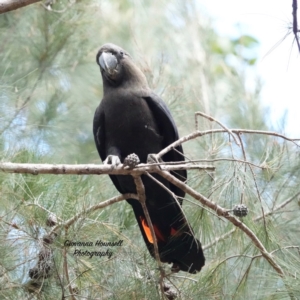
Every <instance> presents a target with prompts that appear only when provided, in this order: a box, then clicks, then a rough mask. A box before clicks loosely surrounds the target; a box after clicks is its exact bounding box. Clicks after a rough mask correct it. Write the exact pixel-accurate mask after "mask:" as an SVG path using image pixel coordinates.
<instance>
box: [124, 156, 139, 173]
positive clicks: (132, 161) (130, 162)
mask: <svg viewBox="0 0 300 300" xmlns="http://www.w3.org/2000/svg"><path fill="white" fill-rule="evenodd" d="M139 163H140V159H139V157H138V156H137V155H136V154H135V153H132V154H129V155H127V156H126V157H125V159H124V162H123V164H124V166H126V167H129V169H133V168H135V167H136V166H137V165H138V164H139Z"/></svg>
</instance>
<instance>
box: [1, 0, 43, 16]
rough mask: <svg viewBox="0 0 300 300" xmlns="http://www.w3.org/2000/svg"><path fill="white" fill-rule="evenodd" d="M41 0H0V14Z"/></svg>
mask: <svg viewBox="0 0 300 300" xmlns="http://www.w3.org/2000/svg"><path fill="white" fill-rule="evenodd" d="M40 1H41V0H2V1H1V0H0V14H3V13H6V12H9V11H12V10H16V9H18V8H21V7H24V6H27V5H30V4H33V3H36V2H40Z"/></svg>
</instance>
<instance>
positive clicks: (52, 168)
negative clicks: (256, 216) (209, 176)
mask: <svg viewBox="0 0 300 300" xmlns="http://www.w3.org/2000/svg"><path fill="white" fill-rule="evenodd" d="M160 165H161V168H162V169H163V170H166V171H175V170H191V169H198V170H199V169H200V170H209V171H214V170H215V167H214V166H209V165H195V164H191V163H188V162H187V163H183V162H182V164H180V165H164V164H160ZM0 171H2V172H7V173H23V174H32V175H39V174H54V175H59V174H64V175H76V174H77V175H100V174H110V175H141V174H143V173H144V172H149V173H153V172H156V166H155V165H152V164H139V165H137V166H136V168H135V169H133V170H132V169H129V168H126V167H125V168H124V166H123V165H118V166H117V167H116V168H113V167H112V166H111V165H100V164H99V165H95V164H84V165H83V164H82V165H64V164H59V165H56V164H54V165H52V164H27V163H25V164H23V163H11V162H3V163H0Z"/></svg>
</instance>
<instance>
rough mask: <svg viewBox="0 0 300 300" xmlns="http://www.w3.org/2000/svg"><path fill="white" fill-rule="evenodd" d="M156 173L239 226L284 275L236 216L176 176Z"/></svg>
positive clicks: (279, 271)
mask: <svg viewBox="0 0 300 300" xmlns="http://www.w3.org/2000/svg"><path fill="white" fill-rule="evenodd" d="M157 173H158V174H159V175H161V176H162V177H164V178H165V179H167V180H168V181H169V182H171V183H172V184H174V185H176V186H177V187H179V188H180V189H182V190H183V191H184V192H186V193H187V194H189V195H190V196H192V197H193V198H194V199H196V200H198V201H200V202H201V203H202V204H203V205H205V206H208V207H209V208H211V209H213V210H214V211H215V212H216V213H217V214H218V215H219V216H222V217H224V218H225V219H227V220H228V221H230V222H231V223H232V224H233V225H235V226H236V227H238V228H240V229H241V230H242V231H244V233H245V234H246V235H247V236H248V237H249V238H250V239H251V240H252V242H253V243H254V245H255V246H256V247H257V248H258V249H259V251H260V252H261V254H262V256H263V257H264V258H265V259H266V260H267V261H268V262H269V264H270V265H271V266H272V267H273V268H274V269H275V270H276V272H277V273H278V274H279V275H280V276H284V272H283V270H282V268H281V267H280V266H279V265H278V264H277V263H276V262H275V260H274V259H273V257H272V255H271V254H270V253H269V252H268V251H267V249H266V248H265V247H264V245H263V244H262V242H261V241H260V240H259V239H258V237H257V236H256V235H255V233H254V232H253V231H252V230H251V229H250V228H249V227H248V226H247V225H245V224H244V223H243V222H241V221H240V220H239V219H238V218H236V217H235V216H233V215H230V214H229V212H228V210H226V209H224V208H223V207H221V206H219V205H218V204H216V203H214V202H213V201H210V200H209V199H207V198H206V197H205V196H203V195H201V194H199V193H197V192H196V191H195V190H193V189H192V188H190V187H189V186H188V185H186V184H185V183H183V182H182V181H180V180H178V179H177V178H176V177H174V176H172V175H171V174H170V173H168V172H166V171H162V170H159V169H158V170H157Z"/></svg>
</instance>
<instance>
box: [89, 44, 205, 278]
mask: <svg viewBox="0 0 300 300" xmlns="http://www.w3.org/2000/svg"><path fill="white" fill-rule="evenodd" d="M96 61H97V63H98V65H99V66H100V70H101V74H102V80H103V90H104V95H103V99H102V101H101V103H100V105H99V106H98V108H97V109H96V112H95V116H94V124H93V132H94V138H95V143H96V146H97V150H98V152H99V155H100V157H101V159H102V161H103V162H104V163H108V164H113V165H118V164H119V163H123V162H124V159H125V158H126V157H127V156H128V155H130V154H132V153H135V154H137V156H138V157H139V159H140V162H142V163H146V162H147V157H148V155H149V154H152V153H158V152H159V151H160V150H162V149H163V148H165V147H166V146H168V145H169V144H171V143H172V142H174V141H176V140H177V139H178V132H177V128H176V125H175V123H174V120H173V118H172V116H171V114H170V111H169V109H168V108H167V106H166V104H165V103H164V102H163V101H162V100H161V99H160V97H159V96H157V95H156V94H155V93H154V92H153V91H151V90H150V88H149V87H148V83H147V80H146V77H145V75H144V74H143V73H142V71H141V70H140V69H139V68H138V67H137V66H136V65H135V63H134V62H133V60H132V58H131V57H130V55H129V54H128V53H127V52H126V51H124V50H123V49H122V48H120V47H118V46H116V45H113V44H105V45H104V46H102V47H101V49H100V50H99V52H98V54H97V57H96ZM176 150H177V151H175V150H172V151H170V152H168V153H167V154H165V155H164V156H163V160H164V161H167V162H169V161H182V160H184V157H183V155H182V154H181V153H183V151H182V147H181V146H178V147H177V148H176ZM174 175H175V176H176V177H177V178H179V179H180V180H182V181H184V180H186V177H187V174H186V171H185V170H182V171H178V172H176V173H175V172H174ZM153 176H155V178H156V179H158V180H159V181H160V182H161V183H163V184H164V185H165V186H166V187H167V188H168V189H170V190H171V191H172V192H173V193H174V194H175V195H177V196H178V197H180V198H178V200H179V202H180V204H181V203H182V200H181V198H183V197H184V195H185V193H184V192H183V191H182V190H181V189H179V188H177V187H176V186H175V185H172V184H170V183H169V182H168V181H166V180H165V179H164V178H162V177H160V176H158V175H156V174H154V175H153ZM110 178H111V180H112V181H113V183H114V185H115V187H116V188H117V190H118V191H119V192H120V193H122V194H124V193H136V187H135V184H134V180H133V178H132V177H131V176H123V175H111V176H110ZM142 180H143V184H144V186H145V192H146V205H147V209H148V211H149V214H150V218H151V221H152V223H153V227H154V231H155V234H156V238H157V241H158V248H159V255H160V258H161V261H162V262H167V263H173V264H174V266H175V267H176V268H177V269H180V270H182V271H186V272H190V273H196V272H198V271H200V270H201V268H202V266H203V265H204V262H205V258H204V255H203V252H202V248H201V244H200V242H199V241H198V240H197V239H196V238H195V237H194V234H193V232H192V229H191V228H190V226H189V224H188V222H187V220H186V218H185V216H184V214H183V212H182V210H181V207H180V206H179V205H178V203H177V202H176V200H175V199H174V198H173V197H172V195H171V194H170V193H168V192H167V191H166V190H165V189H163V188H162V187H161V186H159V185H158V184H157V183H156V182H155V181H153V180H152V179H151V178H149V177H147V176H145V175H143V176H142ZM127 201H128V203H129V204H131V206H132V208H133V210H134V214H135V217H136V219H137V222H138V224H139V227H140V230H141V232H142V235H143V238H144V240H145V243H146V245H147V247H148V250H149V252H150V254H151V255H152V256H154V247H153V239H152V236H151V233H150V229H149V226H148V224H147V222H146V219H145V215H144V213H143V209H142V206H141V204H140V203H139V201H137V200H134V199H128V200H127Z"/></svg>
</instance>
